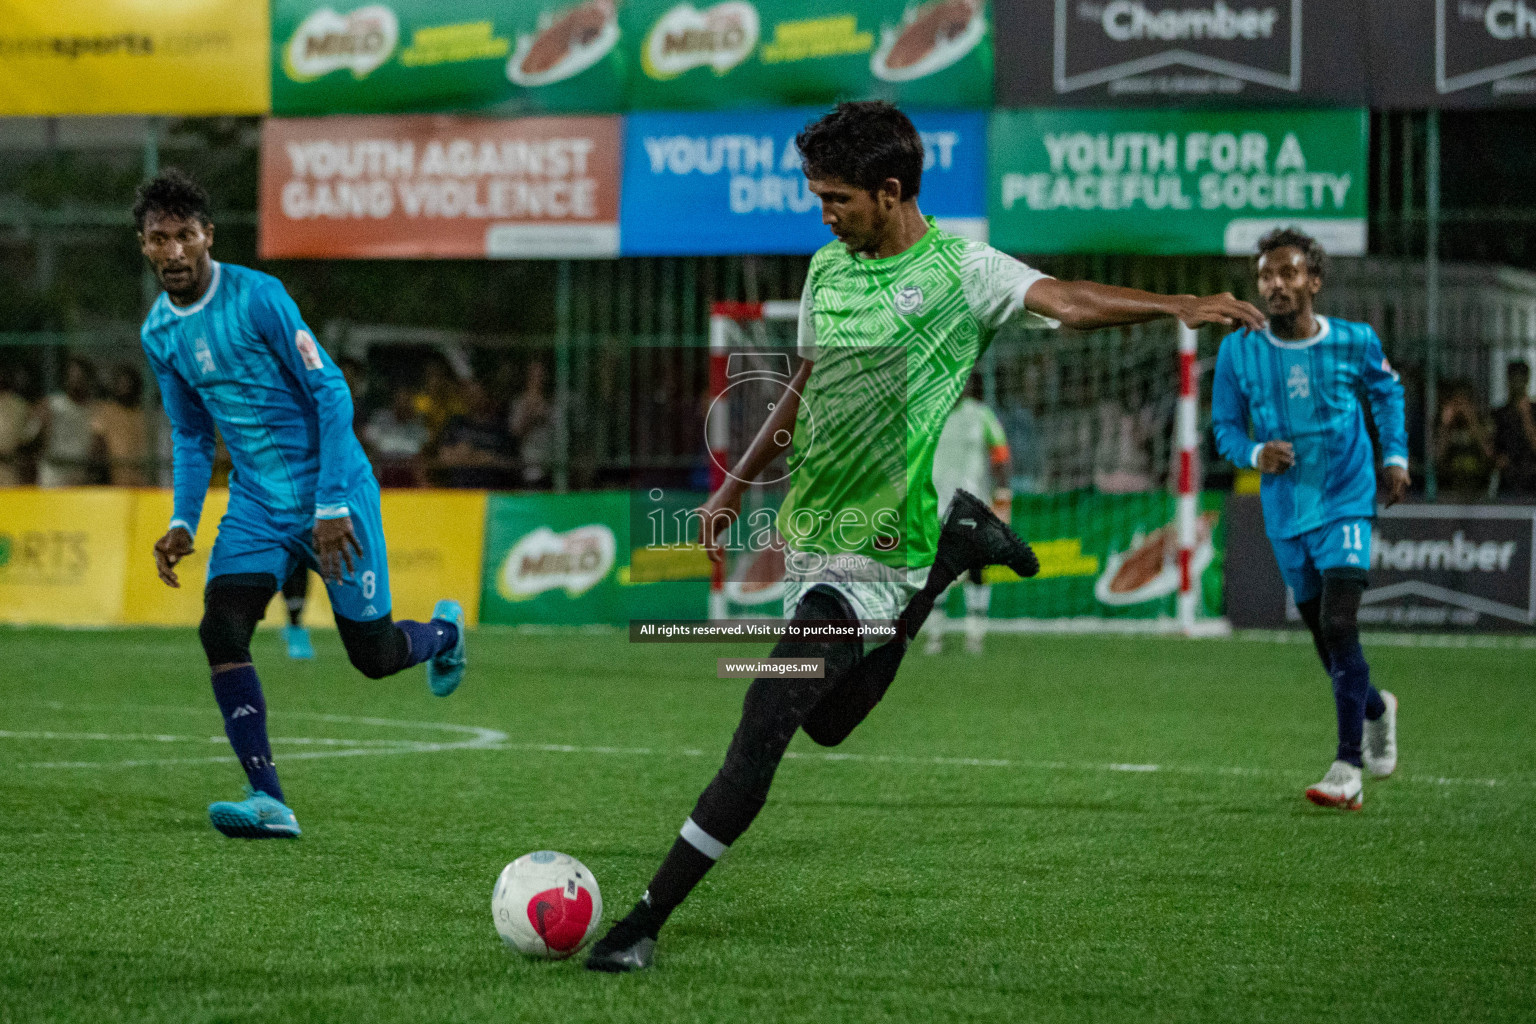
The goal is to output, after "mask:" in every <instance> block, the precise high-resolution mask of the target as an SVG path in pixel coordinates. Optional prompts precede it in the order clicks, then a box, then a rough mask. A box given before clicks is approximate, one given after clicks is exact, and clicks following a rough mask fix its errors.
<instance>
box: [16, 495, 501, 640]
mask: <svg viewBox="0 0 1536 1024" xmlns="http://www.w3.org/2000/svg"><path fill="white" fill-rule="evenodd" d="M0 493H6V492H0ZM133 494H134V507H133V529H132V536H131V538H130V539H129V540H128V547H129V557H128V573H127V583H126V588H125V594H126V596H125V598H124V602H123V617H122V621H123V622H127V623H133V624H145V625H167V626H170V625H196V624H197V622H198V620H199V619H200V618H202V614H203V587H204V585H205V584H206V583H207V582H208V554H209V552H211V551H212V550H213V541H214V538H215V537H216V536H217V535H218V522H219V518H220V517H221V516H222V515H223V514H224V509H225V507H226V506H227V505H228V503H229V493H228V492H227V491H218V490H215V491H209V492H208V500H207V501H206V502H205V503H204V505H203V519H202V522H201V523H200V524H199V526H198V530H197V537H196V538H195V539H194V541H193V545H194V550H193V553H192V554H191V555H188V556H187V557H186V558H185V559H184V560H182V562H181V564H180V565H178V566H177V569H176V574H177V577H178V578H179V580H180V582H181V587H180V589H172V588H170V587H168V586H166V585H165V584H164V583H161V582H160V577H159V576H157V575H156V574H155V562H154V555H153V554H152V552H153V549H154V545H155V541H157V540H159V539H160V537H161V536H162V535H163V534H164V533H165V527H166V524H167V523H169V522H170V520H171V494H170V492H169V491H159V490H141V491H135V492H133ZM380 505H381V507H382V509H383V513H384V542H385V545H386V547H387V550H388V555H389V587H390V591H391V593H392V595H393V598H394V617H395V618H397V619H427V618H429V617H430V616H431V614H432V605H433V604H434V603H435V602H436V601H437V599H438V598H440V597H451V598H454V599H456V600H458V601H459V602H460V603H462V604H463V605H464V614H465V616H466V619H467V621H468V622H469V623H470V624H471V625H473V624H475V623H477V622H479V619H480V561H481V557H482V556H481V547H482V545H483V544H484V541H485V494H484V493H483V492H480V491H385V492H384V494H383V497H382V499H381V501H380ZM309 583H310V586H309V603H308V604H307V605H306V607H305V609H304V621H305V623H306V624H307V625H311V626H330V625H332V624H333V622H334V620H333V619H332V618H331V603H330V601H329V600H328V599H327V597H326V593H325V586H324V584H323V583H321V581H320V578H319V577H318V576H316V575H314V574H311V575H310V579H309ZM286 614H287V613H286V611H285V610H284V607H283V602H282V600H281V599H277V600H274V601H273V602H272V603H271V604H270V605H268V606H267V617H266V620H265V623H264V624H265V625H268V626H278V625H282V624H283V623H285V622H286V621H287V618H286Z"/></svg>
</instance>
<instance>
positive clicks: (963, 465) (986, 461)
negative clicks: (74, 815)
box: [933, 398, 1008, 512]
mask: <svg viewBox="0 0 1536 1024" xmlns="http://www.w3.org/2000/svg"><path fill="white" fill-rule="evenodd" d="M999 448H1001V449H1002V450H1003V452H1004V453H1006V452H1007V450H1008V438H1007V436H1006V435H1004V433H1003V425H1002V424H1001V423H999V422H998V420H997V414H996V413H994V412H993V411H992V410H991V409H989V408H987V403H985V402H981V401H978V400H976V399H974V398H962V399H960V401H959V402H958V403H956V405H955V408H954V411H953V412H951V413H950V414H949V419H948V420H946V421H945V422H944V430H943V432H942V433H941V434H939V445H938V447H937V448H936V449H934V453H933V487H934V490H935V491H937V492H938V507H939V511H940V512H943V511H944V507H945V506H946V505H948V504H949V499H950V498H951V497H952V496H953V495H954V493H955V490H956V488H963V489H965V490H967V491H970V492H971V493H972V494H974V495H976V497H978V498H980V499H981V500H982V501H987V500H988V499H990V498H991V497H992V456H993V452H995V451H996V450H997V449H999Z"/></svg>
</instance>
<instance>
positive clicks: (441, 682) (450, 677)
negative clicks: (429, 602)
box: [427, 598, 464, 697]
mask: <svg viewBox="0 0 1536 1024" xmlns="http://www.w3.org/2000/svg"><path fill="white" fill-rule="evenodd" d="M432 617H433V618H434V619H442V620H443V621H444V622H451V623H453V624H454V626H456V627H457V628H458V630H459V642H458V643H456V644H454V645H453V646H452V647H450V648H448V650H446V651H444V652H443V653H441V654H439V655H437V656H435V657H433V658H431V659H430V660H429V661H428V662H427V685H428V686H430V687H431V688H432V692H433V693H434V694H436V695H437V696H439V697H446V696H448V695H449V694H450V693H452V692H453V691H454V690H457V689H458V688H459V683H461V682H463V681H464V608H463V606H462V605H460V604H459V602H457V601H450V600H448V599H446V598H445V599H443V600H441V601H439V602H437V604H435V605H433V606H432Z"/></svg>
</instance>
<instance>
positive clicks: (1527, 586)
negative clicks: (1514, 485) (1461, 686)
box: [1227, 497, 1536, 633]
mask: <svg viewBox="0 0 1536 1024" xmlns="http://www.w3.org/2000/svg"><path fill="white" fill-rule="evenodd" d="M1229 507H1231V508H1232V516H1231V519H1232V524H1231V528H1230V531H1229V536H1230V538H1231V540H1230V542H1229V543H1230V551H1229V556H1230V557H1229V558H1228V561H1227V564H1228V570H1227V594H1228V603H1227V616H1228V618H1230V619H1231V620H1232V625H1234V626H1237V627H1250V628H1262V629H1274V628H1279V627H1282V626H1285V625H1298V626H1299V625H1300V624H1301V617H1300V616H1299V615H1298V614H1297V611H1296V605H1295V602H1294V601H1292V600H1291V596H1290V593H1289V592H1288V591H1287V590H1286V587H1285V584H1284V583H1283V582H1281V579H1280V570H1279V568H1278V566H1277V565H1276V564H1275V557H1274V554H1273V552H1272V551H1271V549H1270V546H1269V539H1268V538H1267V537H1265V535H1264V518H1263V512H1262V510H1261V509H1260V507H1259V499H1258V498H1257V497H1250V498H1234V499H1232V502H1231V503H1230V506H1229ZM1533 546H1536V507H1531V506H1518V505H1409V504H1403V505H1394V506H1393V507H1392V508H1389V509H1383V510H1381V511H1380V512H1379V513H1378V514H1377V518H1376V522H1375V524H1374V525H1373V526H1372V529H1371V566H1370V572H1371V585H1370V589H1368V590H1366V592H1365V597H1364V598H1363V599H1362V602H1361V606H1360V623H1361V625H1363V626H1366V627H1367V628H1372V629H1402V630H1407V631H1412V632H1426V631H1427V632H1436V633H1458V632H1470V633H1493V632H1533V631H1536V569H1533V561H1532V550H1533Z"/></svg>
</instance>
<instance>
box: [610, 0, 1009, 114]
mask: <svg viewBox="0 0 1536 1024" xmlns="http://www.w3.org/2000/svg"><path fill="white" fill-rule="evenodd" d="M621 20H622V22H623V23H624V28H625V34H626V39H625V45H626V46H627V47H630V48H632V52H633V53H634V54H635V57H634V65H633V67H632V69H631V75H632V86H631V96H630V98H631V106H632V107H633V108H634V109H637V110H643V109H654V108H677V107H735V106H791V105H809V104H819V103H825V102H829V101H831V100H836V99H857V98H884V99H890V100H894V101H900V102H905V103H912V104H918V105H929V106H944V107H967V106H970V107H975V106H988V105H990V104H991V102H992V25H991V10H990V5H989V4H988V3H987V2H986V0H930V2H927V3H904V2H900V0H755V2H749V0H721V2H719V3H715V4H712V5H709V4H701V5H700V6H694V5H693V4H692V3H678V2H676V0H631V2H629V3H626V5H625V7H624V11H623V14H622V15H621Z"/></svg>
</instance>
